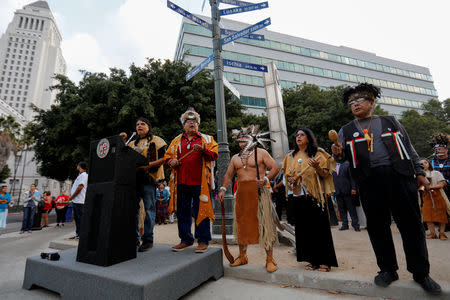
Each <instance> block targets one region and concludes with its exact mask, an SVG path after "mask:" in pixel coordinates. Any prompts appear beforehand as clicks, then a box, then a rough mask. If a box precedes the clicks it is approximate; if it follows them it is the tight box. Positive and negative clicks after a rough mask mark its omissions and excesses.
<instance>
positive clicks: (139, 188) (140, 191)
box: [121, 117, 167, 252]
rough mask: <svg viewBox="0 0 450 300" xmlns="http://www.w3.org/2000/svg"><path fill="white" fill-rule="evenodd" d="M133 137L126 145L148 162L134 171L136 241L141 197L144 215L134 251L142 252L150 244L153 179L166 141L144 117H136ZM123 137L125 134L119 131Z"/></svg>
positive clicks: (156, 177)
mask: <svg viewBox="0 0 450 300" xmlns="http://www.w3.org/2000/svg"><path fill="white" fill-rule="evenodd" d="M136 132H137V138H136V139H135V140H134V141H131V142H130V143H129V144H128V146H130V147H131V148H133V149H134V150H135V151H137V152H139V153H140V154H141V155H143V156H145V157H146V158H147V159H148V161H149V164H148V166H144V167H139V168H138V171H137V174H136V197H137V199H136V200H137V213H136V220H137V224H136V227H137V228H136V234H137V237H138V240H137V244H138V245H139V243H140V241H139V203H140V201H141V199H142V201H143V203H144V210H145V219H144V234H143V235H142V236H141V240H142V244H140V246H139V248H138V251H139V252H144V251H147V250H148V249H150V248H151V247H152V246H153V227H154V226H155V219H156V183H157V182H158V181H160V180H163V179H164V167H163V162H164V153H165V151H166V145H167V144H166V142H165V141H164V140H163V139H162V138H160V137H158V136H156V135H153V134H152V126H151V124H150V121H149V120H148V119H146V118H143V117H140V118H138V119H137V121H136ZM121 135H122V137H123V138H124V139H126V134H124V133H121Z"/></svg>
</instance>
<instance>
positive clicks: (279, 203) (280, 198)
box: [272, 191, 287, 221]
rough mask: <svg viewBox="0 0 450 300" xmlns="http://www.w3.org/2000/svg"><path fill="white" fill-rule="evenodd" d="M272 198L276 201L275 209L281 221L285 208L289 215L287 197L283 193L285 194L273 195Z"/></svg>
mask: <svg viewBox="0 0 450 300" xmlns="http://www.w3.org/2000/svg"><path fill="white" fill-rule="evenodd" d="M272 197H274V198H275V199H274V200H275V209H276V211H277V215H278V219H280V221H281V217H282V216H283V207H284V208H285V209H286V213H287V201H286V195H285V193H284V191H283V193H281V192H280V193H273V194H272Z"/></svg>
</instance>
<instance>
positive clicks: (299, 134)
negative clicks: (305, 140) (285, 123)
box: [295, 133, 306, 137]
mask: <svg viewBox="0 0 450 300" xmlns="http://www.w3.org/2000/svg"><path fill="white" fill-rule="evenodd" d="M298 136H306V134H304V133H297V134H296V135H295V137H298Z"/></svg>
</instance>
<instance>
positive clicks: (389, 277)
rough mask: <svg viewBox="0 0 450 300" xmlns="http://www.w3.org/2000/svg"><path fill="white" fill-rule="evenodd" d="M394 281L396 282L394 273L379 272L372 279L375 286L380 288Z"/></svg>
mask: <svg viewBox="0 0 450 300" xmlns="http://www.w3.org/2000/svg"><path fill="white" fill-rule="evenodd" d="M396 280H398V274H397V272H395V271H393V272H389V271H380V272H378V275H377V276H375V278H374V282H375V284H376V285H378V286H381V287H387V286H389V285H390V284H391V283H392V281H396Z"/></svg>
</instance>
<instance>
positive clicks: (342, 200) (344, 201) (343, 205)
mask: <svg viewBox="0 0 450 300" xmlns="http://www.w3.org/2000/svg"><path fill="white" fill-rule="evenodd" d="M336 202H337V205H338V209H339V214H340V215H341V221H342V226H348V218H347V212H348V213H350V217H351V218H352V226H353V228H355V229H356V228H359V221H358V214H357V213H356V207H355V205H354V204H353V200H352V196H351V195H336Z"/></svg>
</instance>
